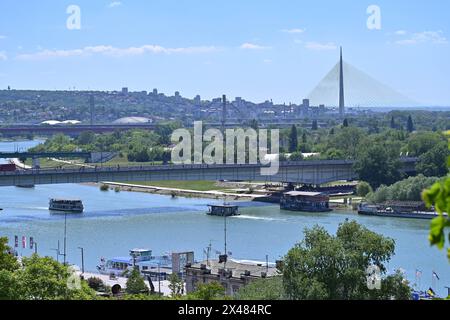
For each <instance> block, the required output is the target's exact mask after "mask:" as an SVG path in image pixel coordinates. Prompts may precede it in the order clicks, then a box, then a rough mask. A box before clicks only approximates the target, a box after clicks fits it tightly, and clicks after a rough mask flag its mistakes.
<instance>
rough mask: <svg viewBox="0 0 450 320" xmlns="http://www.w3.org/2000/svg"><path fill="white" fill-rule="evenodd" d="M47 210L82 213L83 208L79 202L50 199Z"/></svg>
mask: <svg viewBox="0 0 450 320" xmlns="http://www.w3.org/2000/svg"><path fill="white" fill-rule="evenodd" d="M48 209H49V210H50V211H61V212H70V213H82V212H83V211H84V206H83V202H82V201H81V200H67V199H50V202H49V206H48Z"/></svg>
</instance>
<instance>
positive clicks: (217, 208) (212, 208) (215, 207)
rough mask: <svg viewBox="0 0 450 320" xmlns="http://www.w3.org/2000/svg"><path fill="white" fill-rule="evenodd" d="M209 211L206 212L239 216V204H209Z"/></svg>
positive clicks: (220, 215)
mask: <svg viewBox="0 0 450 320" xmlns="http://www.w3.org/2000/svg"><path fill="white" fill-rule="evenodd" d="M208 208H209V210H208V212H207V213H206V214H207V215H209V216H218V217H232V216H239V215H240V213H239V206H236V205H231V204H225V203H224V204H210V205H208Z"/></svg>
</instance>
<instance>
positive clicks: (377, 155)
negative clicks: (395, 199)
mask: <svg viewBox="0 0 450 320" xmlns="http://www.w3.org/2000/svg"><path fill="white" fill-rule="evenodd" d="M399 167H400V162H399V160H398V158H392V157H391V156H390V155H389V154H388V152H387V150H386V149H385V148H384V147H382V146H381V145H377V144H375V145H370V146H368V147H367V148H365V149H364V150H363V151H362V152H361V153H360V154H359V155H358V157H357V159H356V162H355V164H354V169H355V171H356V173H358V175H359V179H361V180H364V181H367V182H368V183H369V184H370V185H371V186H372V187H373V188H378V187H379V186H380V185H382V184H387V185H390V184H392V183H394V182H396V181H398V180H399V179H400V178H401V174H400V172H399Z"/></svg>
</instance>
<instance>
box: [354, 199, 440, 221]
mask: <svg viewBox="0 0 450 320" xmlns="http://www.w3.org/2000/svg"><path fill="white" fill-rule="evenodd" d="M358 214H360V215H365V216H377V217H391V218H409V219H425V220H431V219H434V218H437V217H438V216H439V214H438V213H437V212H435V211H433V210H431V211H427V210H426V209H425V208H423V207H422V205H420V204H419V203H418V202H417V203H412V202H409V203H406V202H403V203H399V202H397V204H395V203H392V202H391V203H385V204H382V205H370V204H367V203H361V204H359V205H358ZM444 215H445V216H447V214H444Z"/></svg>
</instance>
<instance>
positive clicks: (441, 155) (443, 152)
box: [416, 141, 449, 177]
mask: <svg viewBox="0 0 450 320" xmlns="http://www.w3.org/2000/svg"><path fill="white" fill-rule="evenodd" d="M448 156H449V149H448V146H447V143H446V142H443V141H442V142H440V143H438V144H437V145H435V146H434V147H433V148H431V149H430V150H429V151H427V152H426V153H424V154H422V155H421V156H420V157H419V161H418V162H417V164H416V171H417V173H421V174H423V175H425V176H427V177H442V176H445V175H446V174H447V172H448V168H447V165H446V163H445V162H446V159H447V157H448Z"/></svg>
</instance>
